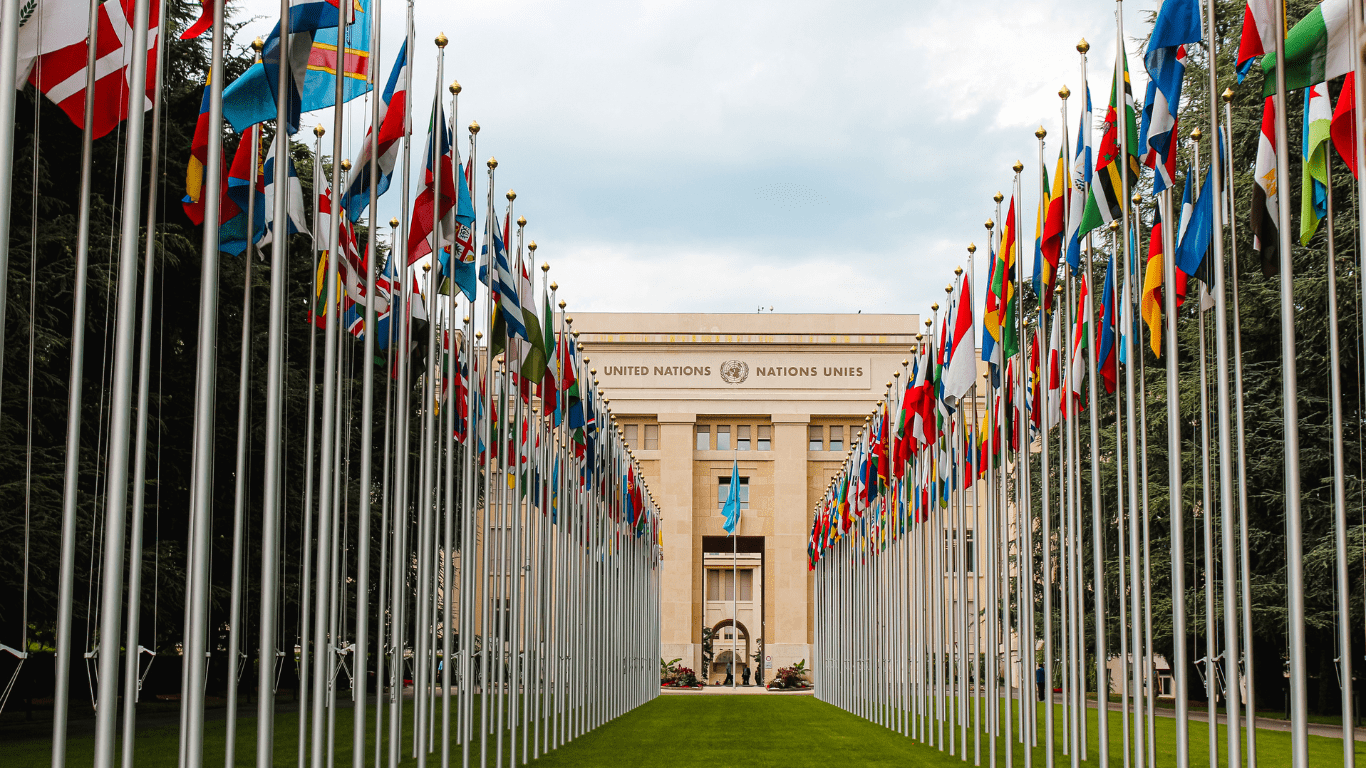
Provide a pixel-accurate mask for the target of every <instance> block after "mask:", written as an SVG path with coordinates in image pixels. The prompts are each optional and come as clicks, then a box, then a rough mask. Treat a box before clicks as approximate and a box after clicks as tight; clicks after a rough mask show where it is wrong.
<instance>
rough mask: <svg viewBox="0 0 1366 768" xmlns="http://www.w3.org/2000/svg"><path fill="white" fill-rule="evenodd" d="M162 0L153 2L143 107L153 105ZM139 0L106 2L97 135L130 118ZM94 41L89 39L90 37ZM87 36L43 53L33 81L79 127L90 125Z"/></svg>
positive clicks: (97, 83) (101, 36)
mask: <svg viewBox="0 0 1366 768" xmlns="http://www.w3.org/2000/svg"><path fill="white" fill-rule="evenodd" d="M159 5H160V4H159V3H152V6H151V12H150V18H148V20H147V25H148V29H147V51H146V54H145V55H146V56H147V92H146V96H145V97H144V98H143V104H142V109H143V111H146V110H149V109H151V108H152V96H153V94H154V93H155V90H154V89H155V85H156V63H157V50H158V48H159V45H158V43H159V41H158V40H157V31H158V27H159V26H160V20H159V14H160V10H159ZM133 6H134V0H107V1H106V2H105V3H104V4H102V5H101V6H100V21H99V24H100V27H99V40H98V43H97V48H96V58H95V101H94V109H93V110H92V113H91V117H92V125H91V135H93V136H94V137H95V138H97V139H98V138H100V137H101V136H104V135H105V134H107V133H109V132H110V131H112V130H114V127H115V126H117V125H118V124H119V123H120V122H122V121H123V119H124V118H126V117H127V116H128V91H129V83H128V74H129V65H130V64H131V63H132V57H133V56H138V55H143V54H142V52H140V51H134V50H133V48H132V40H133V27H132V17H133ZM87 40H88V38H87ZM87 40H82V41H81V42H79V43H75V44H73V45H68V46H66V47H65V48H60V49H58V50H55V51H52V52H51V53H45V54H43V55H42V56H39V57H38V60H37V61H36V62H35V65H34V67H33V72H32V73H31V74H30V75H29V82H30V83H33V85H34V87H35V88H37V89H38V90H40V91H42V92H43V93H44V94H46V95H47V97H48V98H49V99H51V100H52V102H53V103H54V104H56V105H57V106H58V107H61V109H62V111H63V112H65V113H66V114H67V117H70V118H71V122H73V123H75V124H76V125H77V126H79V127H81V128H84V127H85V79H86V72H85V62H86V58H87V57H86V50H87Z"/></svg>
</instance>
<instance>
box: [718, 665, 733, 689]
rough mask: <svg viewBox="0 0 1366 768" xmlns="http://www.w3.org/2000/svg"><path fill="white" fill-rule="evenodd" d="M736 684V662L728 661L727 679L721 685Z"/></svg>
mask: <svg viewBox="0 0 1366 768" xmlns="http://www.w3.org/2000/svg"><path fill="white" fill-rule="evenodd" d="M734 684H735V662H734V661H727V662H726V679H725V681H724V682H722V683H721V685H734Z"/></svg>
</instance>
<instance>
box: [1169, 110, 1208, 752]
mask: <svg viewBox="0 0 1366 768" xmlns="http://www.w3.org/2000/svg"><path fill="white" fill-rule="evenodd" d="M1191 138H1192V139H1193V140H1194V147H1193V149H1194V150H1195V168H1194V171H1193V173H1195V180H1196V183H1199V179H1200V171H1199V169H1200V128H1199V127H1197V128H1196V129H1195V131H1193V132H1192V133H1191ZM1215 140H1216V141H1217V137H1216V139H1215ZM1210 154H1212V155H1218V154H1219V153H1218V151H1214V152H1211V153H1210ZM1212 172H1213V169H1211V173H1212ZM1212 194H1214V196H1215V198H1216V199H1217V198H1218V192H1217V191H1215V192H1213V193H1212ZM1173 258H1175V254H1173ZM1207 297H1208V291H1207V287H1206V286H1203V285H1202V286H1201V288H1200V295H1199V297H1198V299H1197V301H1198V302H1199V306H1197V307H1196V313H1197V314H1198V315H1199V320H1198V322H1199V331H1200V486H1201V488H1200V490H1201V499H1200V517H1201V534H1202V536H1201V538H1202V543H1203V545H1204V557H1205V611H1204V613H1205V658H1204V668H1205V702H1206V706H1207V709H1208V714H1209V743H1208V744H1207V745H1206V746H1207V748H1208V750H1209V760H1210V765H1214V764H1216V763H1217V762H1218V761H1219V710H1218V691H1217V690H1216V687H1215V686H1216V683H1215V679H1214V676H1215V674H1216V672H1215V660H1214V656H1215V652H1216V651H1215V641H1214V631H1215V627H1214V600H1215V594H1214V582H1213V581H1211V578H1212V576H1213V572H1214V520H1213V518H1212V516H1211V515H1212V513H1211V507H1212V499H1211V495H1210V487H1209V482H1210V472H1209V450H1210V445H1209V372H1208V369H1209V364H1208V363H1209V361H1208V354H1207V351H1206V346H1207V344H1206V341H1205V337H1206V333H1205V312H1206V311H1207V310H1208V309H1209V306H1208V305H1207V302H1206V299H1207Z"/></svg>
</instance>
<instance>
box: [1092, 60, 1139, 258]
mask: <svg viewBox="0 0 1366 768" xmlns="http://www.w3.org/2000/svg"><path fill="white" fill-rule="evenodd" d="M1119 56H1120V66H1121V68H1122V71H1123V74H1124V77H1123V88H1124V92H1123V95H1122V98H1123V104H1122V105H1121V103H1120V98H1121V94H1120V93H1119V88H1118V86H1119V85H1120V83H1119V80H1120V78H1118V77H1116V78H1114V84H1112V85H1111V87H1110V106H1109V108H1108V109H1106V111H1105V125H1104V129H1103V131H1102V134H1101V139H1100V151H1099V152H1098V153H1097V156H1096V175H1095V177H1094V181H1093V183H1092V184H1091V191H1090V194H1089V195H1088V196H1087V199H1086V208H1085V210H1084V212H1083V213H1082V221H1081V234H1083V235H1085V234H1086V233H1088V232H1090V231H1091V230H1093V229H1095V228H1096V227H1099V226H1101V225H1102V224H1109V223H1110V222H1112V221H1117V220H1118V219H1119V218H1120V217H1121V216H1122V215H1123V211H1124V205H1125V204H1127V202H1128V201H1126V200H1124V199H1123V198H1124V188H1123V183H1124V179H1123V177H1121V176H1120V174H1121V172H1122V171H1121V169H1127V172H1128V183H1129V184H1130V185H1133V184H1136V183H1138V154H1137V150H1138V125H1137V124H1136V123H1135V121H1134V94H1133V90H1132V88H1131V87H1130V84H1129V61H1128V59H1127V58H1126V57H1125V56H1124V52H1123V51H1120V52H1119ZM1121 107H1122V108H1123V110H1124V114H1123V116H1122V118H1121V116H1120V112H1119V110H1120V109H1121ZM1121 119H1122V120H1123V122H1124V127H1123V129H1122V130H1124V133H1125V137H1126V138H1127V145H1126V146H1127V148H1128V150H1129V152H1128V156H1127V157H1125V158H1122V159H1121V158H1120V156H1119V155H1120V149H1121V146H1120V144H1121V142H1120V135H1119V132H1120V130H1121V128H1120V120H1121Z"/></svg>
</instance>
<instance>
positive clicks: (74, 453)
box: [0, 0, 163, 768]
mask: <svg viewBox="0 0 1366 768" xmlns="http://www.w3.org/2000/svg"><path fill="white" fill-rule="evenodd" d="M99 9H100V3H99V0H90V10H89V16H88V19H87V26H86V29H87V30H89V35H88V39H89V43H88V45H87V46H86V60H85V112H84V115H85V125H83V126H82V129H81V191H80V207H79V209H78V212H77V216H78V218H77V224H76V254H75V256H76V265H75V270H74V275H73V281H72V286H71V370H70V376H69V377H68V379H67V413H66V417H67V419H66V460H65V468H64V470H63V476H62V539H61V541H62V543H61V560H60V564H59V566H58V573H57V637H56V638H55V643H54V644H55V646H56V649H55V650H56V652H55V653H54V654H53V666H54V688H53V693H52V768H65V765H66V730H67V716H68V708H69V705H70V698H71V606H72V603H73V595H74V593H75V586H76V584H75V581H76V515H77V514H78V506H79V501H80V497H79V493H80V488H79V484H80V465H81V461H80V459H81V422H82V415H83V406H82V394H83V391H82V390H83V387H84V384H85V311H86V288H87V285H88V282H89V275H88V272H89V269H90V185H91V157H92V153H93V146H94V138H93V133H92V130H93V126H94V119H93V115H94V109H95V106H94V105H95V61H96V58H97V57H96V53H97V49H98V47H99V12H100V11H99ZM18 18H19V3H18V2H4V3H0V59H3V61H0V70H4V69H5V67H6V66H12V65H9V64H8V62H9V61H13V60H14V57H15V50H16V48H17V37H16V35H17V34H18V22H17V20H18ZM11 22H13V23H11ZM6 46H8V48H6ZM6 54H8V55H6ZM158 58H163V57H158ZM10 74H11V77H12V76H13V74H14V73H13V71H11V73H10ZM0 82H3V81H0ZM10 82H13V80H11V81H10ZM0 91H4V92H3V93H0V108H6V109H8V110H9V115H10V118H11V119H10V120H9V121H7V122H6V123H4V124H3V125H0V137H6V136H7V137H8V138H0V142H3V143H0V146H5V147H6V148H7V151H8V154H5V155H3V157H5V158H6V159H9V158H12V157H13V155H14V152H13V150H14V135H13V122H14V120H13V116H14V98H15V96H14V94H12V93H10V92H9V89H7V88H0ZM159 92H160V89H158V93H159ZM156 103H157V104H160V103H161V99H156ZM154 122H155V119H154ZM153 154H154V155H155V153H153ZM3 166H4V167H3V168H0V175H2V176H0V178H3V179H4V187H3V190H2V191H0V194H3V195H5V199H6V201H7V202H6V203H5V206H4V208H5V210H4V211H3V212H0V217H3V219H0V221H3V222H4V224H5V229H4V230H3V231H4V232H5V233H6V235H5V237H4V240H5V242H4V243H3V244H0V249H4V250H3V253H4V254H5V257H4V258H5V268H4V269H3V270H0V329H3V327H4V323H5V320H4V312H3V305H4V302H5V299H4V296H5V293H6V288H5V281H6V280H7V279H8V274H9V269H8V258H9V235H8V232H9V215H10V214H9V202H8V200H9V199H10V197H9V196H10V193H11V189H10V187H11V182H12V180H13V170H12V163H11V162H6V163H4V164H3ZM153 178H155V177H153ZM153 186H155V185H153ZM148 232H149V233H150V232H151V230H150V229H149V230H148ZM149 240H150V236H149ZM0 333H3V331H0ZM3 370H4V358H3V356H2V355H0V376H3ZM21 650H22V651H23V652H25V653H27V652H28V649H27V648H23V649H21Z"/></svg>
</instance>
